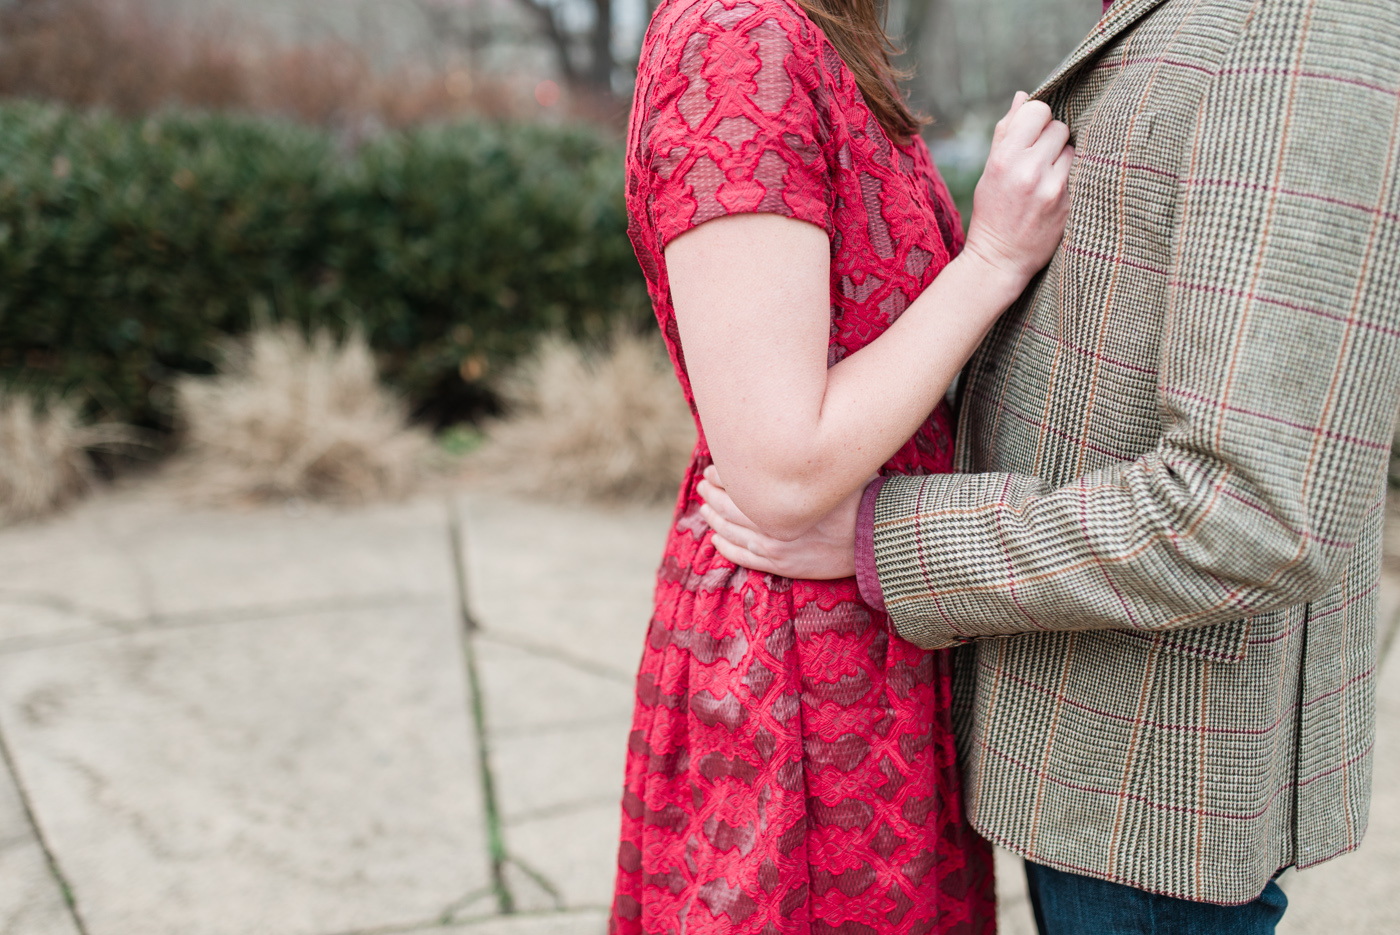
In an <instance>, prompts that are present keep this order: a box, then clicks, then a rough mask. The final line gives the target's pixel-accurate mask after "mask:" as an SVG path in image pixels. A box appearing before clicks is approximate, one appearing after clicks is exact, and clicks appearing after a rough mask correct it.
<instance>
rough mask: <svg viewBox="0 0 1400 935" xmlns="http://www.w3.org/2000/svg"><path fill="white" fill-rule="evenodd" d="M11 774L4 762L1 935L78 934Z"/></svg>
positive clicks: (0, 778)
mask: <svg viewBox="0 0 1400 935" xmlns="http://www.w3.org/2000/svg"><path fill="white" fill-rule="evenodd" d="M77 932H78V929H77V926H76V925H75V924H74V922H73V917H72V915H71V914H70V913H69V911H68V907H67V906H66V905H65V904H64V902H63V893H62V891H61V890H60V889H59V887H58V883H57V882H56V881H55V880H54V878H53V875H52V874H51V873H50V872H49V867H48V862H47V861H46V860H45V859H44V852H43V849H42V848H41V847H40V846H39V842H38V840H37V839H36V838H35V837H34V832H33V829H32V828H31V827H30V824H29V819H28V818H27V817H26V816H25V814H24V806H23V805H22V804H21V803H20V797H19V791H18V790H17V789H16V788H15V786H14V783H13V782H12V781H11V779H10V775H9V771H8V770H6V769H5V768H4V765H3V763H0V935H77Z"/></svg>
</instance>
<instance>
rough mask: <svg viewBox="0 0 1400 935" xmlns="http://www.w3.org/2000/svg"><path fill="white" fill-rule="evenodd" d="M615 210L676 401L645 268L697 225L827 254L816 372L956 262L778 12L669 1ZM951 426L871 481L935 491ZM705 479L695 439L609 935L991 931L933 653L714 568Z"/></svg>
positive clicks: (818, 58)
mask: <svg viewBox="0 0 1400 935" xmlns="http://www.w3.org/2000/svg"><path fill="white" fill-rule="evenodd" d="M627 199H628V209H629V213H630V215H631V237H632V243H633V246H634V247H635V248H636V252H637V257H638V259H639V260H640V261H641V264H642V268H643V270H644V271H645V273H646V277H647V281H648V285H649V288H650V292H651V298H652V301H653V303H654V305H655V309H656V316H657V319H658V321H659V322H660V324H661V328H662V330H663V332H664V333H665V336H666V341H667V345H668V347H669V350H670V354H671V359H672V361H673V362H674V364H675V368H676V375H677V377H678V378H679V379H680V383H681V386H682V387H683V388H684V390H685V393H686V396H687V398H691V393H690V385H689V382H688V381H687V379H686V370H685V359H684V354H683V352H682V349H681V346H680V342H679V339H678V336H677V331H676V322H675V315H674V310H673V308H672V305H671V299H670V289H669V286H668V283H667V276H666V266H665V262H664V258H663V250H664V247H665V245H666V244H667V243H668V242H670V241H671V240H672V239H673V238H675V237H676V236H678V235H680V234H682V233H684V232H685V231H687V230H689V229H690V228H692V227H694V226H695V225H697V224H700V223H702V222H704V221H707V220H710V219H711V218H715V217H719V216H721V215H725V214H732V213H737V212H748V211H753V212H771V213H775V214H782V215H786V216H788V217H792V218H797V219H800V220H803V221H807V222H810V223H812V224H816V225H819V226H820V227H822V228H823V229H824V230H826V231H827V233H828V234H829V235H830V238H831V342H830V345H829V347H830V350H829V355H828V356H829V362H830V363H833V364H834V363H835V362H836V361H838V360H840V359H841V358H843V357H844V356H845V355H847V354H849V353H851V352H853V351H856V350H859V349H860V348H861V347H862V346H864V345H865V344H867V343H868V342H870V341H871V340H873V339H874V338H875V337H876V336H877V335H879V334H880V333H881V332H882V331H883V330H884V329H885V328H886V327H888V326H889V324H890V322H892V321H893V320H894V319H895V318H896V317H897V316H898V315H899V314H900V313H901V312H902V311H903V310H904V309H905V307H906V306H907V305H908V304H909V302H910V300H911V298H912V297H914V296H917V295H918V294H919V293H920V292H921V291H922V290H923V289H924V287H925V286H927V285H928V283H929V282H930V281H931V280H932V279H933V277H934V275H935V274H936V273H938V271H939V270H940V269H942V268H943V267H944V266H945V265H946V264H947V263H948V260H949V257H950V255H951V254H952V253H954V252H955V251H956V250H958V249H959V248H960V247H961V246H962V234H961V228H960V226H959V224H958V222H957V213H956V211H955V210H954V208H953V207H952V203H951V200H950V199H949V197H948V192H947V189H946V188H945V187H944V185H943V182H942V180H941V179H940V178H939V177H938V173H937V171H936V170H935V169H934V167H933V164H932V161H931V160H930V158H929V154H928V150H927V149H926V148H925V147H924V145H923V143H922V142H921V141H920V140H918V139H915V140H914V141H913V142H911V143H909V144H908V145H906V146H895V145H894V144H892V143H891V142H890V141H889V139H888V138H887V137H886V135H885V133H884V131H883V130H882V129H881V127H880V125H879V123H878V122H877V121H876V120H875V118H874V117H873V116H872V114H871V112H870V110H869V109H868V108H867V106H866V104H865V102H864V99H863V98H862V96H861V93H860V91H859V89H858V88H857V87H856V84H855V79H854V77H853V76H852V74H851V72H850V71H849V70H848V69H847V68H846V67H845V66H844V65H843V63H842V62H841V59H840V58H839V57H838V56H837V54H836V52H835V50H834V49H833V48H832V46H831V45H830V44H829V43H828V42H827V40H826V38H825V37H824V36H823V34H822V33H821V31H820V30H818V29H817V27H816V26H814V25H813V23H812V22H811V21H810V20H809V19H808V18H807V17H806V15H805V14H804V13H803V12H802V11H801V9H800V8H799V7H798V6H797V5H796V4H795V3H793V2H791V0H744V2H740V0H663V3H662V4H661V6H660V7H659V8H658V9H657V11H656V13H655V15H654V17H653V18H652V22H651V27H650V29H649V31H648V33H647V38H646V41H645V43H644V46H643V49H642V57H641V63H640V67H639V69H638V76H637V97H636V104H635V107H634V109H633V114H632V127H631V132H630V135H629V143H628V155H627ZM691 402H692V409H693V407H694V401H693V398H691ZM870 405H871V407H876V406H879V405H880V400H878V399H872V400H870ZM950 423H951V419H950V413H949V411H948V408H947V406H946V405H940V406H939V407H938V408H937V409H936V410H935V411H934V412H933V414H932V415H931V416H930V418H929V420H928V421H927V423H925V424H924V426H923V427H922V428H921V429H920V430H919V432H918V434H917V435H916V436H915V437H914V438H913V439H911V440H910V441H909V442H908V443H907V444H906V445H905V446H904V447H903V448H902V449H900V451H899V453H898V454H896V455H895V457H894V458H892V459H891V460H890V462H889V463H888V464H887V465H885V470H886V471H887V472H890V473H899V474H919V473H928V472H937V471H948V470H950V469H951V466H952V446H951V438H952V435H951V424H950ZM709 463H710V458H709V450H708V448H707V447H706V444H705V439H704V430H703V428H701V433H700V440H699V443H698V445H697V446H696V450H695V455H694V458H693V459H692V461H691V464H690V469H689V472H688V473H687V475H686V478H685V481H684V484H683V486H682V488H681V493H680V501H679V504H678V506H677V511H676V521H675V524H674V526H673V528H672V530H671V532H670V535H669V537H668V540H667V543H666V549H665V555H664V557H663V560H662V565H661V570H660V573H659V576H658V581H657V586H656V612H655V616H654V617H653V619H652V622H651V628H650V632H649V634H648V637H647V641H646V646H645V649H644V650H643V656H642V663H641V672H640V674H639V675H638V679H637V705H636V713H635V715H634V720H633V730H632V734H631V739H630V746H629V752H628V759H627V771H626V788H625V790H624V795H623V804H622V810H623V817H622V845H621V848H620V852H619V855H618V876H617V893H616V897H615V900H614V905H613V916H612V923H611V927H610V929H611V931H612V932H613V933H617V935H633V933H648V935H663V933H672V935H705V933H726V935H728V933H754V935H797V933H801V935H808V933H812V935H826V933H833V935H834V933H842V935H856V933H862V935H863V933H882V935H883V933H900V935H903V933H919V935H923V933H954V932H956V933H967V935H972V933H978V935H980V933H989V932H993V931H994V930H995V926H996V916H995V902H994V896H993V892H992V868H991V855H990V851H989V848H988V846H987V844H986V843H985V842H984V841H983V840H982V839H981V838H979V837H978V836H977V834H976V833H975V832H974V831H973V830H972V829H971V828H970V827H969V826H968V824H967V823H966V820H965V818H964V816H963V811H962V804H961V796H960V787H959V779H958V772H957V767H956V763H955V757H954V747H953V737H952V733H951V728H950V726H949V713H948V707H949V703H950V700H951V699H950V672H949V657H948V655H947V654H946V653H937V652H935V653H929V652H923V651H921V650H919V649H917V648H915V647H914V646H912V645H910V644H909V643H906V642H904V641H902V640H900V639H898V638H897V637H894V636H892V635H891V633H890V631H889V624H888V620H887V619H886V618H885V617H884V615H882V614H879V613H876V612H874V611H872V610H870V609H869V608H868V607H866V606H865V604H863V603H862V602H861V600H860V595H859V592H858V590H857V588H856V583H855V580H854V579H847V580H843V581H793V580H788V579H785V578H777V577H774V576H770V575H761V574H757V573H750V572H748V571H746V570H745V569H743V568H737V567H735V566H734V565H733V564H731V563H730V562H728V561H727V560H725V559H724V558H723V557H722V556H720V555H719V553H717V552H716V551H715V549H714V547H713V545H712V544H711V541H710V533H709V529H708V527H707V526H706V525H705V523H704V522H703V520H701V518H700V517H699V515H698V513H697V510H698V508H699V506H700V502H701V501H700V498H699V497H698V496H697V495H696V493H695V485H696V483H697V482H698V481H699V480H700V473H701V471H702V470H703V469H704V468H705V467H706V466H707V465H708V464H709Z"/></svg>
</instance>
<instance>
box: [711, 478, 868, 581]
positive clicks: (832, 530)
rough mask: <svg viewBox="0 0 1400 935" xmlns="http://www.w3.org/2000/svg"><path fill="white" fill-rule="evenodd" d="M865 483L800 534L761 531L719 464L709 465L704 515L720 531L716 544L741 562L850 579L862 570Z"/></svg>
mask: <svg viewBox="0 0 1400 935" xmlns="http://www.w3.org/2000/svg"><path fill="white" fill-rule="evenodd" d="M864 490H865V488H864V486H862V487H861V488H860V489H858V490H856V491H855V492H854V493H852V494H851V495H850V496H848V497H847V498H846V499H845V500H842V501H841V502H840V503H839V504H837V506H836V508H835V509H834V510H832V511H831V512H830V513H828V514H827V515H826V516H825V517H823V518H822V519H821V520H819V521H818V522H817V524H816V525H815V526H813V527H812V528H811V529H809V530H807V532H805V533H803V534H802V535H801V536H799V537H798V538H796V539H792V540H783V539H775V538H773V537H772V536H768V535H765V534H764V533H762V532H760V531H759V529H758V527H757V526H755V525H754V524H753V521H752V520H750V519H749V518H748V517H747V516H745V515H744V514H743V513H742V512H741V511H740V510H739V508H738V507H737V506H735V505H734V501H733V500H731V499H730V498H729V494H728V493H726V492H725V489H724V483H723V482H722V481H721V480H720V477H719V471H718V470H716V469H715V467H714V465H710V466H709V467H708V468H706V469H705V479H704V480H702V481H701V482H700V485H699V492H700V496H701V497H703V498H704V500H705V504H704V506H702V507H700V515H701V516H703V517H704V518H705V522H707V523H709V524H710V528H711V529H713V530H714V543H715V548H716V549H718V550H719V553H720V554H721V555H723V556H724V557H725V558H727V559H729V560H730V561H731V562H733V563H734V564H736V565H742V566H744V567H745V568H751V569H753V570H754V571H760V572H764V573H767V574H773V575H781V576H783V577H784V578H811V579H818V580H824V579H828V578H849V577H850V576H851V575H854V574H855V573H856V544H855V543H856V513H857V512H858V511H859V510H860V499H861V494H862V493H864Z"/></svg>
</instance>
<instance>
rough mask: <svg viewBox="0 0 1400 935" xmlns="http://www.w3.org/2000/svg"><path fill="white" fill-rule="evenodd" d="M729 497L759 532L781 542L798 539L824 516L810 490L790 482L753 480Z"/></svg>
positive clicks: (769, 479) (776, 479)
mask: <svg viewBox="0 0 1400 935" xmlns="http://www.w3.org/2000/svg"><path fill="white" fill-rule="evenodd" d="M729 493H730V496H731V497H732V498H733V499H734V504H735V506H737V507H738V508H739V509H740V510H741V511H742V512H743V514H744V515H745V516H747V517H748V518H749V520H750V521H751V522H752V523H753V525H754V526H755V527H756V528H757V529H758V531H759V532H761V533H763V534H764V535H765V536H768V537H769V538H772V539H780V540H782V541H784V542H791V541H792V540H794V539H799V538H801V537H802V536H803V535H804V534H805V533H807V532H808V531H809V530H811V528H812V527H813V526H815V525H816V524H817V522H818V521H819V520H820V519H821V518H822V517H823V516H824V515H825V510H822V509H821V507H820V505H818V504H817V503H816V498H815V497H813V495H812V491H811V489H810V487H809V486H808V485H806V484H803V483H801V482H800V481H796V480H792V479H784V478H776V477H769V478H755V479H754V480H752V481H750V482H748V483H741V484H736V485H733V486H731V487H730V488H729Z"/></svg>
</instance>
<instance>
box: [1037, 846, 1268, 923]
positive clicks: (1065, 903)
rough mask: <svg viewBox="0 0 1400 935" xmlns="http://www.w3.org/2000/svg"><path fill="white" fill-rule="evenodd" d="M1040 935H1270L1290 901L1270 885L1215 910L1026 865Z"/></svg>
mask: <svg viewBox="0 0 1400 935" xmlns="http://www.w3.org/2000/svg"><path fill="white" fill-rule="evenodd" d="M1026 883H1027V884H1028V886H1029V889H1030V895H1031V907H1032V908H1033V909H1034V910H1035V925H1036V928H1037V929H1039V930H1040V935H1273V932H1274V926H1275V925H1277V924H1278V920H1279V919H1282V918H1283V910H1284V909H1287V908H1288V897H1287V896H1285V895H1283V890H1281V889H1279V886H1278V884H1277V883H1275V882H1274V881H1273V880H1270V881H1269V885H1268V886H1266V887H1264V892H1262V893H1260V894H1259V897H1258V898H1257V899H1255V900H1254V901H1253V902H1249V903H1245V904H1244V905H1243V906H1216V905H1212V904H1211V903H1197V902H1191V901H1190V900H1187V899H1177V898H1176V897H1175V896H1160V895H1158V894H1156V893H1148V892H1144V891H1143V890H1139V889H1134V888H1133V887H1131V886H1124V885H1123V884H1122V883H1108V882H1106V881H1104V880H1095V879H1093V878H1091V877H1082V876H1079V875H1078V874H1075V873H1065V872H1064V871H1063V870H1053V869H1051V868H1050V867H1045V866H1042V865H1040V864H1033V863H1031V862H1030V861H1029V860H1028V861H1026Z"/></svg>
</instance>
